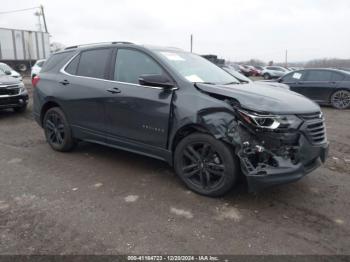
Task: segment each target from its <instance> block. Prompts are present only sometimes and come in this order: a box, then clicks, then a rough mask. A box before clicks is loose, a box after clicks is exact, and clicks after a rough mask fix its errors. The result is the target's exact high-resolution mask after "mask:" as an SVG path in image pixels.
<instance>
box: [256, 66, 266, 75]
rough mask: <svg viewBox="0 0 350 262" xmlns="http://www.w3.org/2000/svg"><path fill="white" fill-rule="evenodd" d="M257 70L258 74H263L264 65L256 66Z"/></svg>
mask: <svg viewBox="0 0 350 262" xmlns="http://www.w3.org/2000/svg"><path fill="white" fill-rule="evenodd" d="M254 67H255V69H256V70H257V76H262V71H263V70H264V69H265V68H264V67H263V66H254Z"/></svg>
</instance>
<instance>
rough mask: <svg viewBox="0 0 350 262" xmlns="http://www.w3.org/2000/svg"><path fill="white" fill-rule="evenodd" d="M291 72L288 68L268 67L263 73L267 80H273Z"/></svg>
mask: <svg viewBox="0 0 350 262" xmlns="http://www.w3.org/2000/svg"><path fill="white" fill-rule="evenodd" d="M289 72H290V71H289V70H288V69H287V68H284V67H282V66H266V67H265V68H264V70H263V71H262V76H263V77H264V79H266V80H267V79H272V78H279V77H281V76H284V75H285V74H287V73H289Z"/></svg>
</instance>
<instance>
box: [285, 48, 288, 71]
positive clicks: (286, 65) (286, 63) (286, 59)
mask: <svg viewBox="0 0 350 262" xmlns="http://www.w3.org/2000/svg"><path fill="white" fill-rule="evenodd" d="M285 67H288V50H287V49H286V57H285Z"/></svg>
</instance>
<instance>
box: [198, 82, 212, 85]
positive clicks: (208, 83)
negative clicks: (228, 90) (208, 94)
mask: <svg viewBox="0 0 350 262" xmlns="http://www.w3.org/2000/svg"><path fill="white" fill-rule="evenodd" d="M195 84H206V85H217V83H214V82H195Z"/></svg>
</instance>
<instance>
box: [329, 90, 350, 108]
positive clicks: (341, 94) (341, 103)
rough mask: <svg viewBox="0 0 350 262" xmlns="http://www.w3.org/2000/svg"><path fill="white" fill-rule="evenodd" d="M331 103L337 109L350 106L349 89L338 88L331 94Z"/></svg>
mask: <svg viewBox="0 0 350 262" xmlns="http://www.w3.org/2000/svg"><path fill="white" fill-rule="evenodd" d="M331 104H332V106H333V107H334V108H337V109H347V108H349V107H350V91H347V90H338V91H336V92H334V93H333V94H332V96H331Z"/></svg>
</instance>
